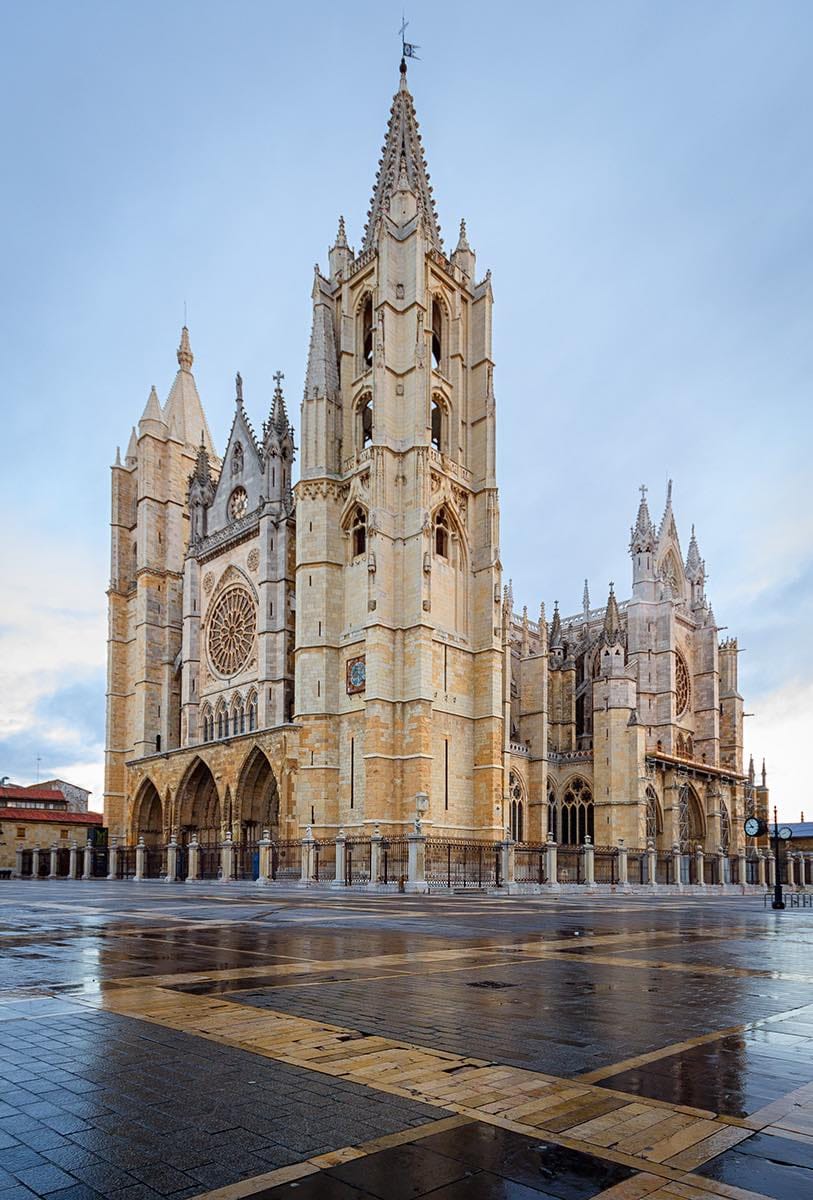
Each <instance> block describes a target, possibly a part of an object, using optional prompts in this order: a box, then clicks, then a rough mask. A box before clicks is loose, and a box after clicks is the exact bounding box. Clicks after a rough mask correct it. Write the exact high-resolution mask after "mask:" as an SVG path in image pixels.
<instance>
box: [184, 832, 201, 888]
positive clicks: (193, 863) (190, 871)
mask: <svg viewBox="0 0 813 1200" xmlns="http://www.w3.org/2000/svg"><path fill="white" fill-rule="evenodd" d="M187 853H188V855H189V862H188V864H187V868H186V882H187V883H194V882H195V881H196V880H197V879H200V842H199V841H198V839H197V837H193V838H192V841H191V842H190V843H189V845H188V847H187Z"/></svg>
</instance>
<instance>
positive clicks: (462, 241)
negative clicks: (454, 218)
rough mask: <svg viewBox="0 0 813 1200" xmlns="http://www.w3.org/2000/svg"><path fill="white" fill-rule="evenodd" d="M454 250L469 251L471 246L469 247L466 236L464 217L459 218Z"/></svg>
mask: <svg viewBox="0 0 813 1200" xmlns="http://www.w3.org/2000/svg"><path fill="white" fill-rule="evenodd" d="M455 249H456V250H471V246H470V245H469V239H468V234H467V232H466V218H465V217H461V219H460V236H459V237H458V239H457V246H456V247H455Z"/></svg>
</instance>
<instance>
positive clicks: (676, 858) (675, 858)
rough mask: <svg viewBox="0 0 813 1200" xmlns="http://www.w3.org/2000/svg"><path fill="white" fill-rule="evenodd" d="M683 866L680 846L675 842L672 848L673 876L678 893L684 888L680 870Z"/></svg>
mask: <svg viewBox="0 0 813 1200" xmlns="http://www.w3.org/2000/svg"><path fill="white" fill-rule="evenodd" d="M682 866H683V855H682V854H681V853H680V846H679V844H678V843H677V842H675V843H674V844H673V846H672V876H673V878H674V881H675V887H676V888H677V889H678V891H681V890H682V888H683V880H682V878H681V874H680V869H681V867H682Z"/></svg>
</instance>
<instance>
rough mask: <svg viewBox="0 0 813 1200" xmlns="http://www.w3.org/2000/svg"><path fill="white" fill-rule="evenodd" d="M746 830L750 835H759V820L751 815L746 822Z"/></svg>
mask: <svg viewBox="0 0 813 1200" xmlns="http://www.w3.org/2000/svg"><path fill="white" fill-rule="evenodd" d="M745 832H746V834H747V835H748V837H758V836H759V820H758V819H757V818H756V817H749V818H748V820H747V821H746V822H745Z"/></svg>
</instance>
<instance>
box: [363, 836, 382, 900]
mask: <svg viewBox="0 0 813 1200" xmlns="http://www.w3.org/2000/svg"><path fill="white" fill-rule="evenodd" d="M383 841H384V839H383V837H382V836H381V830H380V828H379V826H378V825H375V826H374V828H373V833H372V836H371V838H370V882H369V883H368V884H367V890H368V891H371V892H372V891H375V890H376V889H377V888H378V885H379V883H381V882H382V881H383V875H384V867H383V861H384V857H383V851H382V849H381V843H382V842H383Z"/></svg>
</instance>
